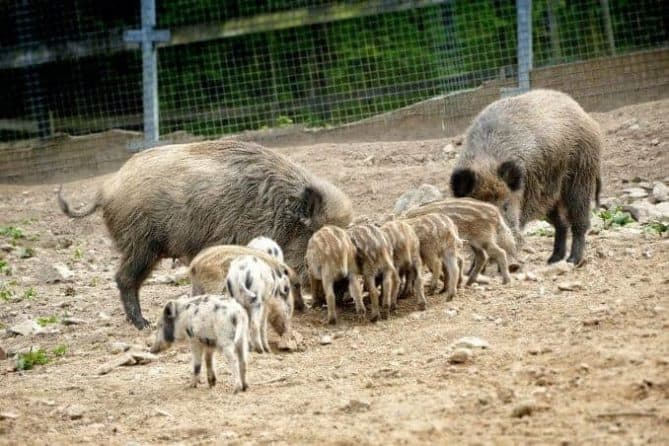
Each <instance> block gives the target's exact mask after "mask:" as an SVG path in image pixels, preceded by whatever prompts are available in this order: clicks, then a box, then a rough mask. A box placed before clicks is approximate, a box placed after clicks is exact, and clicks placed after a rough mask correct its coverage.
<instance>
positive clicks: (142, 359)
mask: <svg viewBox="0 0 669 446" xmlns="http://www.w3.org/2000/svg"><path fill="white" fill-rule="evenodd" d="M130 356H132V359H134V360H135V364H139V365H144V364H148V363H149V362H151V361H155V360H156V358H157V356H156V355H154V354H153V353H149V352H135V351H133V352H130ZM131 365H134V364H131Z"/></svg>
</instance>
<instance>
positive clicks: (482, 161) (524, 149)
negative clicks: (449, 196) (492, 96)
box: [451, 90, 602, 263]
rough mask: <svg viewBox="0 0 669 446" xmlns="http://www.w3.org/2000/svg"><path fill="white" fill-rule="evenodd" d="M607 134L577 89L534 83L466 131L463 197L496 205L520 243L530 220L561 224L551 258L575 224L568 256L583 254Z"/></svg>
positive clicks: (459, 187) (455, 183) (458, 190)
mask: <svg viewBox="0 0 669 446" xmlns="http://www.w3.org/2000/svg"><path fill="white" fill-rule="evenodd" d="M601 151H602V135H601V130H600V128H599V125H598V124H597V122H595V120H594V119H592V118H591V117H590V116H589V115H588V114H587V113H586V112H585V111H584V110H583V109H582V108H581V107H580V106H579V105H578V103H576V101H574V100H573V99H572V98H571V97H570V96H568V95H566V94H564V93H561V92H558V91H553V90H533V91H530V92H528V93H524V94H521V95H518V96H515V97H507V98H503V99H500V100H498V101H495V102H493V103H492V104H490V105H489V106H487V107H486V108H485V109H484V110H483V111H482V112H481V113H480V114H479V115H478V116H477V117H476V118H475V119H474V122H473V123H472V124H471V126H470V127H469V129H468V130H467V132H466V135H465V142H464V149H463V151H462V152H461V153H460V156H459V158H458V160H457V162H456V167H455V169H454V171H453V173H452V175H451V189H452V191H453V195H455V196H456V197H465V196H469V197H473V198H477V199H479V200H483V201H488V202H491V203H493V204H495V205H497V206H498V207H499V209H500V211H501V212H502V215H504V218H505V219H506V221H507V222H508V224H509V227H510V228H511V230H512V231H513V233H514V237H515V238H516V241H517V242H518V246H519V247H520V246H521V243H522V237H521V235H520V234H521V230H522V229H523V228H524V226H525V224H527V223H528V222H529V221H531V220H534V219H537V218H541V217H543V216H546V217H548V220H549V221H550V222H551V223H552V224H553V226H555V240H554V246H553V253H552V255H551V256H550V258H549V259H548V262H549V263H552V262H557V261H559V260H562V259H563V258H564V256H565V255H566V250H567V240H566V237H567V229H568V228H569V227H571V233H572V245H571V253H570V255H569V258H568V259H567V260H568V261H569V262H573V263H579V262H580V261H581V259H582V258H583V252H584V248H585V235H586V232H587V230H588V228H589V227H590V201H591V199H592V198H593V195H594V196H595V199H596V200H597V202H599V191H600V188H601V180H600V156H601Z"/></svg>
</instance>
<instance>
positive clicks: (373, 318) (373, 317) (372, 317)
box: [369, 311, 380, 322]
mask: <svg viewBox="0 0 669 446" xmlns="http://www.w3.org/2000/svg"><path fill="white" fill-rule="evenodd" d="M379 318H380V315H379V312H378V311H372V313H371V314H370V315H369V320H370V321H371V322H376V321H378V320H379Z"/></svg>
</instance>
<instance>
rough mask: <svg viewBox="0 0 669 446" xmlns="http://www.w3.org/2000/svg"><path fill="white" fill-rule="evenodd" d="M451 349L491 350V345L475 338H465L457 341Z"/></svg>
mask: <svg viewBox="0 0 669 446" xmlns="http://www.w3.org/2000/svg"><path fill="white" fill-rule="evenodd" d="M451 347H453V348H460V347H462V348H469V349H474V348H481V349H486V348H490V344H489V343H488V341H486V340H484V339H481V338H477V337H474V336H465V337H464V338H460V339H458V340H457V341H455V342H454V343H453V344H451Z"/></svg>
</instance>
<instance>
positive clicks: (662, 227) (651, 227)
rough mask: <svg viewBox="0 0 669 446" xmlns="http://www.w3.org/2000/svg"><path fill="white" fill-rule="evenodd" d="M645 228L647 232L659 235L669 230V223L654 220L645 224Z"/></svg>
mask: <svg viewBox="0 0 669 446" xmlns="http://www.w3.org/2000/svg"><path fill="white" fill-rule="evenodd" d="M644 229H645V230H646V232H650V233H652V234H658V235H659V234H663V233H665V232H667V231H669V223H665V222H662V221H659V220H653V221H649V222H648V223H646V224H645V225H644Z"/></svg>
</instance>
